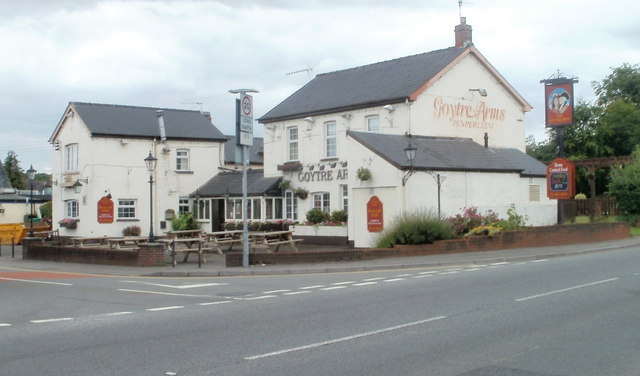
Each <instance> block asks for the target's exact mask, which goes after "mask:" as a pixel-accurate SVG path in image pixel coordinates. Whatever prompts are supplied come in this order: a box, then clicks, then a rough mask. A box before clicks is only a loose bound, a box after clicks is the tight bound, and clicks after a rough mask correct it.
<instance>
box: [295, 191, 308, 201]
mask: <svg viewBox="0 0 640 376" xmlns="http://www.w3.org/2000/svg"><path fill="white" fill-rule="evenodd" d="M293 194H294V195H295V196H296V197H297V198H299V199H302V200H305V199H306V198H307V197H308V196H309V191H307V190H306V189H304V188H296V190H295V191H294V192H293Z"/></svg>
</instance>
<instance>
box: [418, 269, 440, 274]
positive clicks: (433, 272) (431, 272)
mask: <svg viewBox="0 0 640 376" xmlns="http://www.w3.org/2000/svg"><path fill="white" fill-rule="evenodd" d="M437 273H440V272H438V271H435V270H434V271H430V272H420V273H418V274H421V275H422V274H437Z"/></svg>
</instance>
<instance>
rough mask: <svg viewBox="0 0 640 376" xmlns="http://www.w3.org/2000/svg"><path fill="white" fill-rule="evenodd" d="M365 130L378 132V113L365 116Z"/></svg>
mask: <svg viewBox="0 0 640 376" xmlns="http://www.w3.org/2000/svg"><path fill="white" fill-rule="evenodd" d="M366 120H367V132H379V131H380V118H379V117H378V115H374V116H367V118H366Z"/></svg>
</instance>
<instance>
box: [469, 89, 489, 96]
mask: <svg viewBox="0 0 640 376" xmlns="http://www.w3.org/2000/svg"><path fill="white" fill-rule="evenodd" d="M469 91H471V92H473V91H477V92H478V94H480V96H481V97H486V96H487V90H486V89H469Z"/></svg>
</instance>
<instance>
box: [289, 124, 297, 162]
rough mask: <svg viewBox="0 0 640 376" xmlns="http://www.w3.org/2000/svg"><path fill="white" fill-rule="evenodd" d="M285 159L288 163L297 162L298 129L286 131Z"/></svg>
mask: <svg viewBox="0 0 640 376" xmlns="http://www.w3.org/2000/svg"><path fill="white" fill-rule="evenodd" d="M287 157H288V160H290V161H297V160H298V158H299V155H298V127H291V128H288V129H287Z"/></svg>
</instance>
